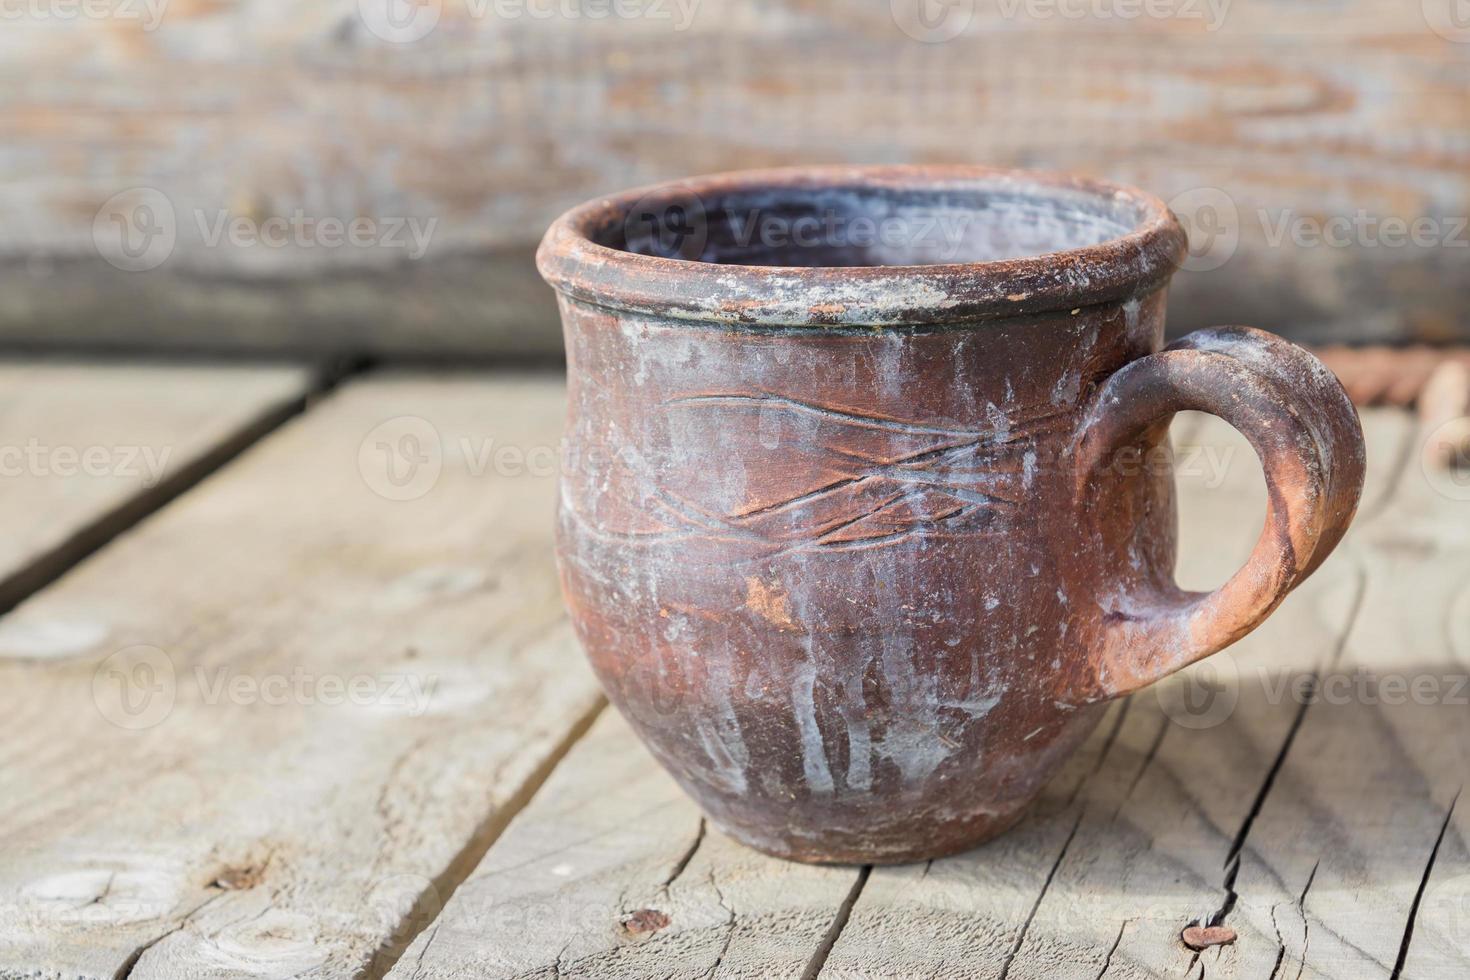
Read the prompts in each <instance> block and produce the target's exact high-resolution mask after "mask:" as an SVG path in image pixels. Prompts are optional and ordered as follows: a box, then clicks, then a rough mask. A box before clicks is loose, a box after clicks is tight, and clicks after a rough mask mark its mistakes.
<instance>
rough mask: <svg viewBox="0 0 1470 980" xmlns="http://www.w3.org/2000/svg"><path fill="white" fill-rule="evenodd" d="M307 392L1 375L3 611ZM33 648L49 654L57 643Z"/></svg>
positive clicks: (99, 370)
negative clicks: (50, 649)
mask: <svg viewBox="0 0 1470 980" xmlns="http://www.w3.org/2000/svg"><path fill="white" fill-rule="evenodd" d="M310 384H311V379H310V373H309V372H308V371H306V370H304V369H301V368H295V367H289V366H275V367H217V366H202V365H201V366H181V365H173V366H165V365H153V364H132V365H117V364H113V365H107V366H104V365H102V364H71V363H55V362H45V361H40V362H15V361H12V362H8V363H5V364H0V512H3V513H4V514H6V515H7V518H8V519H7V522H6V527H5V529H4V533H3V534H0V608H7V607H9V606H11V605H13V604H14V603H15V602H16V601H17V600H19V599H20V598H21V597H23V596H24V595H25V594H26V593H28V592H29V591H31V590H32V589H34V588H35V587H36V586H37V585H40V584H44V583H45V582H46V581H47V580H49V579H50V578H51V577H53V576H54V575H55V574H57V573H59V572H60V571H62V570H63V569H64V568H65V567H66V566H67V565H68V564H70V563H71V562H72V561H74V560H75V559H76V558H78V557H80V556H81V555H83V554H85V553H86V552H87V551H88V550H90V549H91V548H93V547H96V546H97V545H98V544H100V543H102V542H103V541H105V540H107V538H108V537H110V536H111V535H113V534H115V533H116V532H117V531H119V530H121V529H123V528H125V527H127V526H128V525H129V524H130V523H132V521H133V520H134V519H136V518H137V517H138V516H139V515H141V514H145V513H147V512H148V511H149V510H150V509H152V508H153V507H155V506H157V505H158V503H159V502H161V501H163V500H166V499H167V497H168V496H169V495H170V494H171V493H173V492H174V491H175V489H176V487H177V485H178V484H179V483H180V482H181V481H183V482H187V481H188V480H189V479H191V478H192V477H193V476H194V475H197V474H199V473H202V472H206V471H207V470H208V469H209V467H211V466H212V465H214V464H215V463H216V462H217V461H218V460H219V459H220V458H222V457H225V456H228V454H229V453H231V452H233V451H235V450H237V449H238V448H240V446H241V445H242V444H243V443H244V442H245V441H248V440H249V439H250V438H251V437H252V436H253V435H255V434H256V433H258V432H259V431H261V430H263V429H264V428H267V427H269V426H270V425H273V424H275V423H276V422H278V421H279V420H280V419H281V417H282V416H283V414H284V413H285V412H287V411H289V410H290V408H291V406H292V404H293V403H295V402H296V401H298V400H299V399H301V398H302V397H304V396H305V395H306V393H307V390H308V388H309V387H310ZM34 642H35V647H34V651H35V653H36V655H37V656H41V655H44V648H45V647H46V645H47V643H48V642H50V641H49V640H48V639H47V638H45V637H41V636H37V637H35V638H34Z"/></svg>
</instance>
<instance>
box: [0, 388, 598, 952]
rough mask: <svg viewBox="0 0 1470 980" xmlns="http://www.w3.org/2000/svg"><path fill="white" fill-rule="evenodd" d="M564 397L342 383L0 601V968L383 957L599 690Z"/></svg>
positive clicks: (475, 853) (547, 391) (471, 858)
mask: <svg viewBox="0 0 1470 980" xmlns="http://www.w3.org/2000/svg"><path fill="white" fill-rule="evenodd" d="M562 398H563V395H562V388H561V384H560V382H559V381H556V380H554V379H551V378H543V379H537V378H519V379H517V378H510V377H499V378H496V377H489V378H479V379H444V378H413V377H400V378H392V377H389V378H382V379H373V380H366V381H362V382H359V383H355V384H351V385H348V386H346V387H345V388H343V389H340V390H339V391H337V392H336V393H334V394H333V395H331V396H330V397H328V398H326V399H324V400H323V401H322V402H321V403H320V404H318V405H317V406H315V407H314V408H313V409H312V410H311V411H310V412H308V413H307V414H306V415H305V416H303V417H301V418H299V419H296V420H293V421H292V422H290V423H288V424H287V425H285V426H284V427H282V428H281V429H280V430H278V431H277V432H276V433H274V434H273V435H272V436H271V437H270V438H269V439H267V440H265V441H264V442H262V443H261V444H259V445H257V446H256V447H254V448H252V449H251V450H250V451H249V452H247V453H246V454H244V455H242V456H241V457H240V458H239V459H238V460H236V461H235V462H234V463H233V464H232V465H230V466H229V467H227V468H226V469H224V470H223V471H221V472H220V473H219V474H217V475H216V476H215V477H214V478H212V479H210V480H208V481H206V482H205V483H203V484H201V485H200V486H198V487H197V488H195V489H194V490H193V491H191V492H190V493H188V494H186V495H184V496H183V497H182V498H180V499H178V500H177V501H175V502H173V503H172V504H171V505H170V506H169V507H168V508H167V509H166V510H165V511H163V512H161V513H160V514H159V515H158V517H157V518H156V519H154V520H151V521H149V522H147V523H146V524H145V525H143V526H142V527H140V528H139V529H138V530H137V531H136V532H135V533H133V534H130V535H127V536H125V537H124V538H121V539H119V540H117V541H116V542H114V543H113V544H111V545H110V546H109V547H107V548H106V549H104V550H102V551H100V552H99V553H97V554H96V555H94V556H93V557H92V558H90V559H89V560H87V561H86V562H84V563H82V564H81V565H79V566H78V567H76V568H75V569H74V570H73V571H72V572H71V573H69V574H68V575H67V576H66V577H65V578H63V579H62V580H60V581H59V582H58V583H56V584H55V585H54V586H52V587H51V588H49V589H47V590H45V591H44V592H42V593H41V594H39V595H37V596H35V597H34V598H32V599H31V600H29V601H27V602H25V603H24V604H22V605H21V606H20V607H18V608H17V609H16V610H15V611H14V612H12V613H11V614H10V615H8V616H6V617H5V618H4V619H3V620H0V756H3V760H0V839H3V840H4V841H5V847H4V848H3V850H0V909H3V914H0V923H3V926H0V974H4V975H14V974H16V973H19V974H20V975H27V976H28V975H32V974H36V975H52V974H65V975H67V976H84V977H108V978H110V977H113V976H122V975H128V976H130V977H132V978H134V980H142V978H147V977H166V978H181V977H188V978H191V980H197V978H206V977H241V976H261V977H280V976H296V975H303V974H305V975H310V976H321V977H352V976H357V975H359V974H360V973H361V972H363V971H364V970H366V969H368V968H369V967H370V966H371V965H372V964H373V963H374V961H375V957H378V956H379V955H383V954H386V955H385V956H384V958H385V959H388V958H391V957H392V956H393V955H394V953H395V952H396V950H395V948H394V946H395V944H396V943H397V942H398V941H399V940H400V939H406V938H407V937H408V936H410V935H412V933H413V931H414V930H415V929H416V928H417V927H418V925H420V924H421V923H422V921H423V919H422V917H423V916H424V915H426V914H429V913H430V911H431V910H432V909H433V908H434V905H435V896H436V895H437V894H440V893H447V891H448V890H449V889H450V888H451V887H452V885H453V884H454V883H455V882H456V881H457V880H458V878H459V877H460V876H462V875H463V874H464V873H466V872H467V871H468V870H469V868H470V867H471V866H473V864H474V863H475V861H476V859H477V858H478V857H479V855H480V854H481V853H482V852H483V849H484V847H485V846H487V844H488V842H489V841H490V840H491V839H493V838H494V836H495V835H496V834H497V833H498V832H499V830H500V829H501V828H502V827H503V825H504V823H505V821H506V820H507V819H508V817H509V816H510V814H512V813H513V812H514V811H515V810H516V809H517V808H518V807H519V806H520V804H521V803H522V801H523V800H524V798H525V797H526V796H527V794H528V793H529V792H530V791H531V790H532V789H533V788H534V786H535V785H536V784H537V783H538V781H539V780H540V779H541V778H544V774H545V772H546V771H547V769H548V767H549V766H551V765H552V764H553V763H554V761H555V759H556V758H557V757H558V754H559V752H560V751H562V748H563V746H565V745H566V744H567V743H568V742H569V740H571V739H572V738H574V737H575V735H576V734H577V733H578V732H579V731H580V730H581V729H582V727H583V726H584V725H585V723H586V722H587V721H588V720H589V719H590V716H591V714H592V713H593V712H595V711H596V710H597V709H598V707H599V706H600V704H601V699H600V696H599V695H598V693H597V691H596V689H595V684H594V682H593V680H592V677H591V674H590V672H589V671H587V670H586V668H585V667H584V666H583V665H582V663H581V660H580V656H579V654H578V653H577V652H576V649H575V645H574V643H573V641H572V639H571V636H570V633H569V630H568V628H567V627H566V626H565V620H564V617H563V614H562V609H561V601H560V597H559V593H558V588H557V583H556V577H555V574H554V572H553V570H552V563H551V559H550V527H551V520H550V517H551V514H550V508H551V506H552V501H553V499H554V494H553V491H552V486H553V481H554V477H555V470H556V465H555V461H556V455H555V447H556V445H557V441H558V439H559V432H560V422H561V413H562ZM35 635H48V636H62V637H70V638H72V640H73V643H72V646H71V648H70V649H68V650H61V649H56V648H53V649H52V650H50V651H49V653H50V654H51V656H50V658H49V659H46V660H36V659H34V658H31V657H28V656H27V654H28V653H29V652H30V647H29V646H28V645H27V644H28V642H29V641H28V640H27V638H28V637H32V636H35Z"/></svg>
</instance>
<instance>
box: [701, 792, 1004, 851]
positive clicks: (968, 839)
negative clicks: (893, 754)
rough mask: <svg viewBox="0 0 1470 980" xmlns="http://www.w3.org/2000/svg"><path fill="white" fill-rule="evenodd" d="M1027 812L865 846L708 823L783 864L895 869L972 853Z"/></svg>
mask: <svg viewBox="0 0 1470 980" xmlns="http://www.w3.org/2000/svg"><path fill="white" fill-rule="evenodd" d="M1029 810H1030V806H1029V805H1025V806H1020V807H1017V808H1016V809H1015V810H1014V811H1011V812H1008V813H1005V814H1003V815H991V816H990V817H988V818H987V819H985V820H984V821H983V822H981V823H979V824H978V825H977V824H975V823H968V824H965V825H962V826H959V827H955V826H950V827H947V828H943V829H942V830H939V829H936V832H935V833H934V834H933V835H930V836H927V837H925V838H924V839H914V840H910V841H898V840H893V839H891V838H889V839H885V840H873V841H871V842H865V843H855V842H853V840H852V838H851V837H847V838H846V839H844V840H843V841H842V842H830V843H825V844H824V843H823V842H821V841H808V840H796V839H785V840H772V839H758V838H754V837H752V836H750V835H749V834H746V833H743V832H742V831H741V830H739V829H738V828H735V827H730V826H726V825H725V824H723V823H721V822H720V821H719V820H717V819H715V818H713V817H711V818H709V819H710V822H711V823H712V824H714V825H715V826H716V827H718V828H719V830H720V831H721V832H722V833H724V834H725V835H726V836H728V837H731V838H733V839H734V840H736V841H739V842H740V843H741V844H744V845H745V846H746V847H749V848H750V849H751V850H755V851H760V852H761V853H762V854H766V855H769V856H770V857H775V858H780V859H782V860H783V861H796V862H798V863H800V864H818V865H864V864H868V865H895V864H914V863H917V862H920V861H932V860H935V859H937V858H945V857H950V856H952V855H955V854H961V853H963V852H965V851H969V850H973V849H974V848H976V847H979V846H980V845H982V844H985V843H988V842H989V841H991V840H993V839H994V838H996V837H999V836H1000V835H1001V834H1004V833H1005V832H1006V831H1008V830H1010V829H1011V828H1012V827H1014V826H1015V825H1016V824H1017V823H1019V822H1020V821H1021V819H1022V818H1023V817H1024V816H1026V814H1027V812H1028V811H1029Z"/></svg>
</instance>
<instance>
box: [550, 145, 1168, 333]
mask: <svg viewBox="0 0 1470 980" xmlns="http://www.w3.org/2000/svg"><path fill="white" fill-rule="evenodd" d="M1185 248H1186V241H1185V237H1184V231H1183V229H1182V228H1180V226H1179V222H1178V221H1177V220H1175V218H1174V216H1173V215H1172V214H1171V213H1170V212H1169V209H1168V208H1167V207H1166V206H1165V205H1164V203H1163V202H1162V201H1160V200H1159V199H1158V198H1156V197H1154V196H1152V195H1150V194H1146V193H1144V192H1143V191H1139V190H1134V189H1132V188H1128V187H1123V186H1121V185H1117V184H1111V183H1108V182H1106V181H1099V180H1093V179H1090V178H1084V177H1074V176H1068V175H1064V174H1044V173H1031V172H1026V171H1015V170H993V169H989V168H984V167H962V166H944V167H908V166H904V167H802V168H792V169H784V170H757V171H746V172H740V173H731V174H719V175H716V176H712V177H697V178H691V179H689V180H682V181H675V182H671V183H668V184H660V185H658V186H656V187H648V188H641V189H638V190H632V191H625V192H623V193H621V194H615V195H611V196H608V197H603V198H597V199H594V200H592V201H588V202H587V203H586V204H583V205H581V206H580V207H576V208H573V209H572V210H571V211H568V212H567V213H566V214H564V215H562V216H561V217H560V218H559V219H557V221H556V222H555V223H554V224H553V225H552V226H551V229H550V230H549V231H548V232H547V233H546V237H545V239H543V241H542V243H541V248H540V250H539V251H538V253H537V265H538V268H539V269H540V270H541V274H542V276H543V277H545V279H546V280H547V281H548V282H549V283H551V285H552V286H553V287H555V288H556V289H557V291H558V292H560V293H561V294H562V296H563V297H564V298H565V299H567V300H571V301H575V302H581V303H589V304H593V305H596V306H601V307H605V308H609V309H617V310H624V311H631V312H636V313H641V314H647V315H651V316H656V317H663V318H671V319H683V320H694V321H700V322H703V323H707V324H747V325H754V326H762V327H776V326H821V327H845V326H853V327H857V326H863V327H873V326H909V325H915V326H934V325H944V324H954V323H960V324H968V323H972V322H976V321H981V320H986V319H994V318H999V317H1012V316H1024V315H1031V314H1035V313H1041V312H1048V311H1053V310H1071V309H1076V308H1079V307H1084V306H1092V305H1095V304H1100V303H1107V302H1115V301H1119V300H1124V301H1126V300H1128V299H1130V298H1134V297H1138V296H1142V295H1145V294H1147V293H1150V292H1153V291H1155V290H1157V289H1160V288H1162V287H1163V286H1164V285H1165V284H1166V283H1167V281H1168V278H1169V276H1170V275H1171V274H1172V273H1173V272H1174V270H1175V268H1177V267H1178V265H1179V262H1180V261H1181V260H1182V259H1183V257H1184V254H1185Z"/></svg>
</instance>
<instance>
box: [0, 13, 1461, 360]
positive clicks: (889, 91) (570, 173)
mask: <svg viewBox="0 0 1470 980" xmlns="http://www.w3.org/2000/svg"><path fill="white" fill-rule="evenodd" d="M920 3H922V4H923V6H919V5H918V4H920ZM1464 6H1465V3H1464V0H1423V2H1422V3H1421V2H1420V0H1408V2H1404V3H1395V4H1388V3H1382V2H1377V0H1291V2H1286V0H1279V2H1272V0H973V2H972V0H947V2H946V0H893V2H888V0H881V2H879V0H867V2H861V3H837V2H836V0H417V3H414V0H346V2H318V3H304V2H287V0H23V2H22V0H16V2H14V3H10V4H7V5H6V6H5V8H4V11H3V14H0V16H3V18H4V20H5V23H4V24H3V25H0V26H3V30H0V64H3V66H4V67H3V68H0V134H3V136H0V346H4V347H8V348H12V349H15V348H46V349H57V348H62V349H72V348H87V349H102V348H120V349H132V350H139V349H147V350H187V351H215V352H219V351H252V352H263V351H275V352H289V353H300V352H319V351H350V352H355V353H366V354H372V355H381V356H392V357H404V356H417V357H429V358H449V359H457V358H478V357H499V358H506V357H510V358H525V359H537V358H543V359H545V358H553V357H555V356H556V354H557V352H558V350H559V349H560V337H559V334H558V332H557V327H556V323H555V314H554V308H553V305H552V302H551V296H550V292H549V290H548V289H547V288H546V287H544V285H543V284H542V283H541V281H540V280H539V279H538V278H537V277H536V275H535V273H534V270H533V267H532V261H531V256H532V251H533V249H534V247H535V244H536V242H537V240H538V239H539V237H540V235H541V232H542V231H543V229H544V228H545V226H546V225H547V223H548V222H549V221H550V220H551V219H552V218H553V217H554V216H555V215H556V214H558V213H559V212H560V211H561V210H563V209H565V208H566V207H568V206H570V205H572V204H575V203H577V202H578V201H580V200H582V199H585V198H587V197H590V196H593V195H595V194H598V193H602V192H606V191H610V190H614V189H618V188H621V187H624V186H628V185H634V184H640V183H646V182H651V181H655V180H660V179H664V178H668V177H676V176H681V175H685V174H690V173H699V172H708V171H716V170H726V169H734V168H740V167H750V166H767V165H778V164H790V163H802V162H827V161H850V162H903V161H958V162H980V163H992V164H1012V165H1021V166H1034V167H1046V168H1058V169H1069V170H1078V171H1084V172H1089V173H1095V174H1100V175H1106V176H1109V177H1113V178H1117V179H1121V180H1124V181H1128V182H1132V183H1136V184H1139V185H1141V186H1144V187H1146V188H1149V189H1151V190H1154V191H1156V192H1157V193H1159V194H1161V195H1162V196H1163V197H1165V198H1166V199H1171V200H1173V201H1175V202H1176V210H1177V211H1179V213H1180V215H1181V217H1182V218H1184V219H1185V221H1186V223H1188V224H1191V225H1192V226H1193V228H1192V231H1193V233H1194V234H1195V236H1196V241H1195V246H1196V249H1197V252H1198V255H1197V256H1196V258H1195V259H1194V260H1193V261H1192V263H1191V265H1192V266H1194V267H1195V268H1192V269H1191V270H1189V271H1186V272H1184V273H1181V275H1180V276H1179V277H1178V278H1176V281H1175V290H1174V298H1173V301H1172V304H1171V310H1172V317H1171V326H1172V328H1173V329H1174V330H1176V331H1182V330H1185V329H1189V328H1192V327H1194V326H1198V325H1202V324H1206V323H1212V322H1221V321H1226V322H1244V323H1254V324H1256V325H1259V326H1262V327H1266V328H1268V329H1273V330H1277V331H1279V332H1282V333H1285V334H1287V335H1289V336H1292V337H1294V338H1297V339H1300V340H1305V341H1310V342H1315V343H1327V342H1348V343H1358V342H1384V341H1388V342H1398V341H1410V340H1413V341H1421V342H1430V343H1444V342H1449V341H1452V340H1457V339H1458V340H1461V341H1464V340H1470V290H1467V289H1466V288H1465V286H1466V283H1467V282H1470V231H1467V229H1466V227H1465V216H1466V214H1467V212H1470V16H1466V14H1467V12H1466V11H1465V10H1464V9H1461V8H1464ZM599 11H601V12H602V14H603V16H600V17H599V16H597V13H598V12H599ZM420 35H422V36H420ZM950 35H954V36H952V37H951V36H950ZM272 217H275V218H277V219H279V220H278V221H277V222H276V223H274V224H273V225H272V224H270V223H268V219H270V218H272ZM324 219H335V220H336V221H337V222H338V223H339V224H341V225H342V226H344V227H345V226H348V225H349V224H350V223H351V222H353V221H357V222H358V237H359V244H356V245H352V244H336V245H334V244H332V241H335V238H334V236H333V234H332V233H330V232H324V229H327V228H329V226H330V222H328V223H327V224H323V220H324ZM1331 219H1337V221H1336V223H1329V222H1330V220H1331ZM292 222H294V223H295V224H296V225H297V226H299V227H298V230H289V229H287V230H283V227H285V226H286V225H290V224H291V223H292ZM1415 222H1418V224H1415ZM283 223H284V224H283ZM1401 225H1402V226H1403V228H1404V232H1403V233H1400V232H1399V227H1400V226H1401ZM261 231H263V232H265V233H267V234H271V235H278V237H277V238H275V239H274V240H273V241H271V242H270V243H262V242H261V241H258V240H256V235H257V232H261ZM415 231H416V232H417V234H418V235H419V241H418V242H417V243H416V241H415V237H414V233H415ZM1410 233H1412V236H1413V237H1414V238H1416V239H1417V241H1411V240H1407V239H1408V238H1409V237H1410ZM1322 235H1326V236H1327V240H1321V236H1322ZM338 237H340V236H338ZM328 239H332V241H328Z"/></svg>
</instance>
